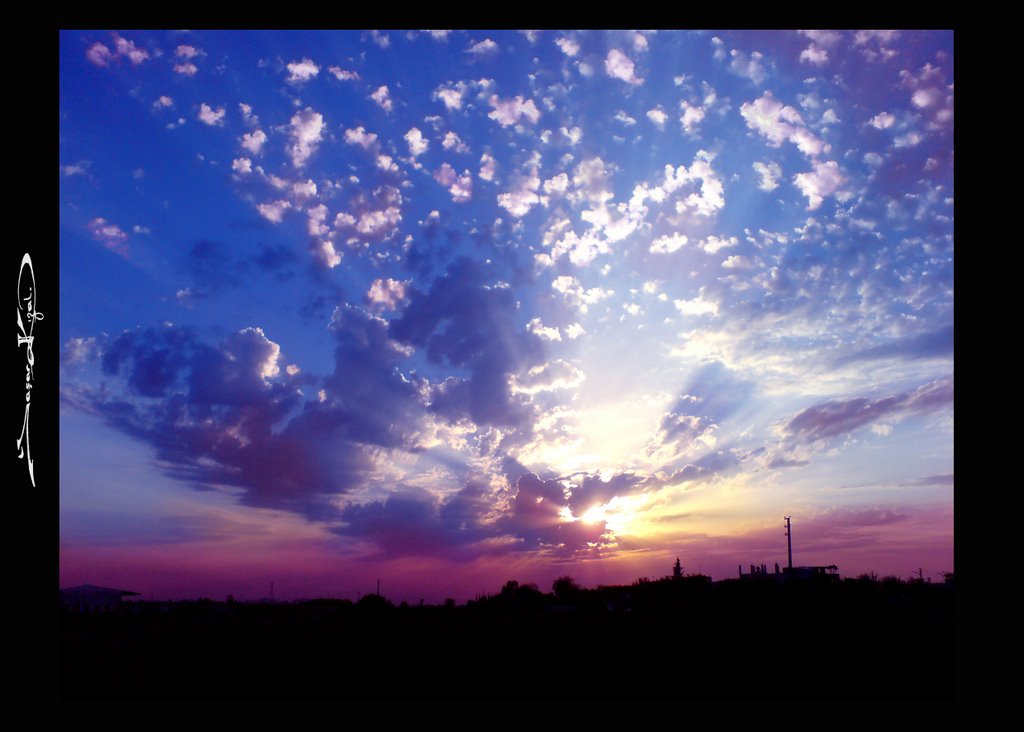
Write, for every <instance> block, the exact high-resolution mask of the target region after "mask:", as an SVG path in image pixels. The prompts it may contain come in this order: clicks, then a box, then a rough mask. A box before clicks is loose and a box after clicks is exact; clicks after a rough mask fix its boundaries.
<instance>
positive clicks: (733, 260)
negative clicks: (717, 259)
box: [722, 254, 754, 269]
mask: <svg viewBox="0 0 1024 732" xmlns="http://www.w3.org/2000/svg"><path fill="white" fill-rule="evenodd" d="M722 267H723V268H725V269H753V267H754V263H753V262H752V261H751V260H750V259H749V258H747V257H744V256H742V255H739V254H733V255H732V256H730V257H726V259H725V261H723V262H722Z"/></svg>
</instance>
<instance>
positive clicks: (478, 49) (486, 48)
mask: <svg viewBox="0 0 1024 732" xmlns="http://www.w3.org/2000/svg"><path fill="white" fill-rule="evenodd" d="M497 52H498V44H497V43H495V42H494V41H492V40H491V39H490V38H485V39H484V40H482V41H480V42H478V43H473V44H471V45H470V47H469V48H467V49H466V53H469V54H472V55H474V56H478V57H479V56H489V55H491V54H494V53H497Z"/></svg>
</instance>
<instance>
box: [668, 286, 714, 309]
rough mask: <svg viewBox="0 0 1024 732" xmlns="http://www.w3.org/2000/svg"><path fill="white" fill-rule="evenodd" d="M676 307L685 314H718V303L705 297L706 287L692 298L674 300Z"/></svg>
mask: <svg viewBox="0 0 1024 732" xmlns="http://www.w3.org/2000/svg"><path fill="white" fill-rule="evenodd" d="M672 302H673V304H674V305H675V306H676V309H677V310H678V311H679V312H680V313H682V314H683V315H718V303H716V302H715V301H713V300H708V299H705V297H704V288H703V287H702V288H700V290H699V291H698V293H697V297H695V298H693V299H692V300H673V301H672Z"/></svg>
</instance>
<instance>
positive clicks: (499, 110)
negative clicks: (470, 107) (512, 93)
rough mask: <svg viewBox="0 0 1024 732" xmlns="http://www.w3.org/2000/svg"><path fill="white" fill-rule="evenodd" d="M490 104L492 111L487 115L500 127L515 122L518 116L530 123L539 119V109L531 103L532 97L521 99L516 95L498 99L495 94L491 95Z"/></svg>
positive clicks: (518, 118)
mask: <svg viewBox="0 0 1024 732" xmlns="http://www.w3.org/2000/svg"><path fill="white" fill-rule="evenodd" d="M490 103H491V106H492V107H494V111H493V112H491V113H490V114H488V115H487V116H488V117H490V118H491V119H493V120H495V121H497V122H498V124H500V125H501V126H502V127H508V126H510V125H514V124H516V123H517V122H518V121H519V120H520V118H522V117H525V118H526V119H527V120H529V121H530V122H532V123H536V122H537V120H538V119H540V110H539V109H537V105H536V104H534V103H533V100H532V99H523V97H521V96H517V97H516V98H514V99H499V98H498V95H497V94H494V95H492V96H491V100H490Z"/></svg>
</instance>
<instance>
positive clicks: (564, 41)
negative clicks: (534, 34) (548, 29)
mask: <svg viewBox="0 0 1024 732" xmlns="http://www.w3.org/2000/svg"><path fill="white" fill-rule="evenodd" d="M555 44H556V45H557V46H558V47H559V48H560V49H562V53H564V54H565V55H566V56H568V57H570V58H572V57H573V56H575V55H576V54H577V53H579V52H580V44H579V43H578V42H576V41H574V40H573V39H572V38H558V39H556V40H555Z"/></svg>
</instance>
